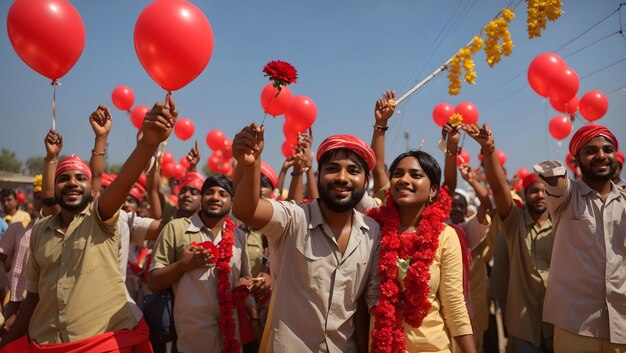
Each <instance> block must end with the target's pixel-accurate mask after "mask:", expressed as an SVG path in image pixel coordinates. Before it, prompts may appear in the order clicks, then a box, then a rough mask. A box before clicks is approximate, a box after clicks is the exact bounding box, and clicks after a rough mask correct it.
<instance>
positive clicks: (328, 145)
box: [317, 135, 376, 170]
mask: <svg viewBox="0 0 626 353" xmlns="http://www.w3.org/2000/svg"><path fill="white" fill-rule="evenodd" d="M336 149H347V150H350V151H352V152H354V153H356V154H358V155H359V156H361V158H363V159H364V160H365V162H366V163H367V167H368V168H369V170H372V169H374V166H376V155H375V154H374V151H373V150H372V149H371V148H370V146H369V145H368V144H367V143H365V142H364V141H363V140H361V139H360V138H358V137H354V136H352V135H333V136H330V137H328V138H327V139H326V140H324V141H322V143H321V144H320V147H319V148H318V149H317V161H318V162H319V161H320V158H321V157H322V155H323V154H324V153H326V152H328V151H331V150H336Z"/></svg>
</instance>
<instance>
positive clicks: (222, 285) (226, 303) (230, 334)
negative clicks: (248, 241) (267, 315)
mask: <svg viewBox="0 0 626 353" xmlns="http://www.w3.org/2000/svg"><path fill="white" fill-rule="evenodd" d="M224 224H225V227H224V231H223V232H222V240H221V241H220V242H219V246H218V250H219V252H218V256H217V260H216V262H215V264H216V265H215V266H216V267H217V300H218V302H219V305H220V331H221V332H222V336H223V337H224V349H223V350H222V352H224V353H236V352H239V347H240V346H241V344H240V343H239V341H238V340H237V335H236V332H237V324H236V323H235V319H234V318H233V313H234V310H235V307H236V306H237V305H238V304H239V303H241V302H243V301H244V300H245V299H246V297H247V296H248V294H249V293H248V290H247V288H246V287H237V288H235V291H234V292H233V291H231V288H232V284H231V283H230V259H231V257H232V256H233V245H235V235H234V232H235V223H234V222H233V221H232V220H231V219H230V218H228V217H225V218H224Z"/></svg>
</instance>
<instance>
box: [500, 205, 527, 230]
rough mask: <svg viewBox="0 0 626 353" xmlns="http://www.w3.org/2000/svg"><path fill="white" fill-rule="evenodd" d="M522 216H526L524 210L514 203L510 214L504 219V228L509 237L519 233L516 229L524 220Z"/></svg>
mask: <svg viewBox="0 0 626 353" xmlns="http://www.w3.org/2000/svg"><path fill="white" fill-rule="evenodd" d="M522 217H524V210H522V209H521V208H519V207H515V205H513V206H512V207H511V212H510V213H509V215H508V216H507V217H506V218H505V219H503V220H502V228H503V229H504V234H505V235H506V236H507V237H509V236H513V235H515V234H517V232H516V230H517V228H518V227H519V224H520V222H521V221H522Z"/></svg>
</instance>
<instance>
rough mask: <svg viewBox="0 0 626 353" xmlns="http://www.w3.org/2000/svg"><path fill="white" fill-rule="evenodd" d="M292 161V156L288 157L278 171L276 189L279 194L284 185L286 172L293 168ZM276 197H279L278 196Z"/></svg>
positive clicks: (293, 159)
mask: <svg viewBox="0 0 626 353" xmlns="http://www.w3.org/2000/svg"><path fill="white" fill-rule="evenodd" d="M294 161H295V158H294V156H289V157H287V158H286V159H285V161H284V162H283V166H282V168H281V169H280V172H279V173H278V182H277V184H278V185H276V188H277V189H278V192H279V193H282V192H283V186H284V185H285V175H286V174H287V171H288V170H289V169H291V168H292V167H293V163H294ZM278 196H279V197H280V195H278Z"/></svg>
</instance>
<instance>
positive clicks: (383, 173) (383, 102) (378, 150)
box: [371, 90, 396, 191]
mask: <svg viewBox="0 0 626 353" xmlns="http://www.w3.org/2000/svg"><path fill="white" fill-rule="evenodd" d="M395 109H396V92H395V91H389V90H387V92H385V93H384V94H383V98H381V99H379V100H377V101H376V106H375V107H374V134H373V135H372V146H371V147H372V149H373V150H374V153H375V154H376V166H375V167H374V170H373V171H372V175H373V178H374V191H378V190H380V188H382V187H383V186H385V185H386V184H387V183H388V182H389V177H388V176H387V170H386V168H385V132H387V129H388V128H389V127H388V126H387V122H388V121H389V118H391V116H392V115H393V112H394V110H395Z"/></svg>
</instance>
